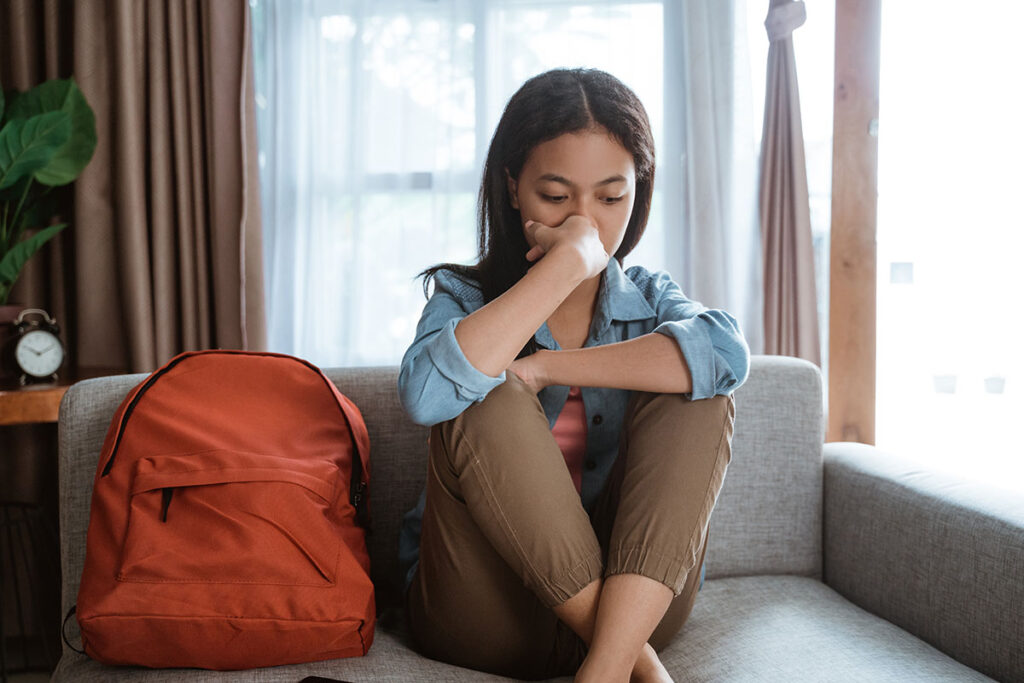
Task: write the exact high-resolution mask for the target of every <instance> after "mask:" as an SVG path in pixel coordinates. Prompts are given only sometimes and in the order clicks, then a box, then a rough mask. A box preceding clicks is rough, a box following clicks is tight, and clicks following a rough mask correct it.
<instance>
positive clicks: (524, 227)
mask: <svg viewBox="0 0 1024 683" xmlns="http://www.w3.org/2000/svg"><path fill="white" fill-rule="evenodd" d="M653 185H654V141H653V137H652V135H651V130H650V124H649V122H648V119H647V114H646V112H645V111H644V108H643V106H642V105H641V103H640V101H639V100H638V99H637V97H636V95H635V94H634V93H633V92H632V91H631V90H630V89H629V88H627V87H626V86H625V85H623V84H622V83H621V82H620V81H618V80H617V79H616V78H614V77H613V76H611V75H609V74H607V73H604V72H601V71H597V70H583V69H574V70H555V71H549V72H546V73H543V74H540V75H539V76H535V77H534V78H532V79H530V80H529V81H527V82H526V83H525V84H524V85H523V86H522V87H521V88H520V89H519V90H518V91H517V92H516V93H515V95H513V96H512V98H511V100H510V101H509V103H508V105H507V106H506V108H505V112H504V114H503V115H502V118H501V120H500V122H499V123H498V127H497V130H496V131H495V133H494V137H493V139H492V141H491V145H490V149H489V151H488V155H487V162H486V166H485V168H484V177H483V183H482V186H481V188H480V219H479V244H480V248H479V252H480V253H479V259H478V263H477V264H476V265H474V266H462V265H457V264H440V265H438V266H434V267H432V268H428V269H427V270H425V271H424V272H423V273H421V275H424V276H425V280H424V293H426V292H427V284H428V282H429V281H430V280H431V279H433V281H434V285H435V288H434V293H433V295H432V296H431V297H430V298H429V300H428V302H427V304H426V306H425V307H424V310H423V315H422V317H421V319H420V322H419V325H418V327H417V330H416V338H415V340H414V341H413V344H412V345H411V346H410V348H409V350H408V351H407V352H406V354H405V356H404V358H403V359H402V366H401V373H400V376H399V382H398V383H399V393H400V397H401V400H402V405H403V407H404V408H405V410H406V411H407V412H408V414H409V415H410V417H411V418H412V419H413V420H414V421H416V422H417V423H419V424H423V425H429V426H432V428H431V433H430V439H429V446H430V447H429V451H430V456H429V467H428V473H427V485H426V490H425V492H424V496H422V497H421V499H420V505H418V506H417V508H416V509H414V510H412V511H411V512H410V513H409V514H408V515H406V519H405V522H404V524H403V530H402V547H401V556H402V559H403V561H404V562H406V563H407V564H408V565H410V569H409V572H408V579H407V591H408V592H407V599H408V616H409V623H410V627H411V629H412V633H413V636H414V638H415V640H416V642H417V645H418V647H419V648H420V650H421V651H422V652H423V653H424V654H426V655H427V656H430V657H433V658H435V659H441V660H445V661H448V662H451V663H454V664H459V665H462V666H468V667H471V668H475V669H480V670H484V671H490V672H493V673H499V674H503V675H507V676H514V677H519V678H543V677H549V676H555V675H564V674H573V673H575V674H576V679H577V680H580V681H604V680H607V681H624V680H629V679H630V678H631V677H632V680H652V681H655V680H657V681H664V680H671V679H670V678H669V677H668V673H667V671H666V670H665V669H664V667H663V666H662V665H661V662H660V661H659V660H658V656H657V653H656V651H657V650H658V649H660V648H661V647H663V646H664V645H666V644H667V643H668V642H669V640H670V639H671V638H672V636H673V635H675V633H676V632H677V631H678V630H679V628H680V627H681V626H682V624H683V622H684V621H685V620H686V618H687V616H688V615H689V613H690V610H691V609H692V606H693V602H694V599H695V597H696V593H697V591H698V589H699V586H698V580H699V579H700V578H701V576H700V575H701V572H700V571H699V569H701V568H702V567H703V558H704V553H705V550H706V547H707V536H708V522H709V519H710V515H711V510H712V508H713V506H714V503H715V500H716V499H717V496H718V492H719V490H720V489H721V486H722V482H723V479H724V476H725V470H726V466H727V464H728V462H729V459H730V457H731V455H730V442H731V438H732V430H733V418H734V414H735V408H734V405H733V400H732V397H731V393H732V392H733V391H734V390H735V389H736V387H738V386H739V385H740V384H742V382H743V381H744V380H745V379H746V375H747V368H748V363H749V349H748V348H747V344H746V342H745V341H744V339H743V336H742V334H741V333H740V331H739V329H738V326H737V324H736V320H735V319H734V318H733V317H732V316H730V315H729V314H727V313H725V312H723V311H718V310H709V309H707V308H705V307H703V306H702V305H700V304H699V303H696V302H693V301H690V300H688V299H687V298H686V297H685V296H684V295H683V293H682V291H681V290H680V288H679V286H678V285H676V284H675V283H674V282H673V281H672V279H671V278H670V277H669V276H668V275H667V274H666V273H664V272H655V273H651V272H649V271H647V270H646V269H644V268H643V267H640V266H633V267H630V268H629V269H628V270H626V271H623V270H622V259H623V258H624V257H625V256H626V255H627V254H628V253H629V252H630V251H631V250H632V249H633V247H634V246H636V244H637V242H638V241H639V239H640V237H641V235H642V234H643V232H644V228H645V227H646V223H647V217H648V214H649V211H650V205H651V195H652V192H653Z"/></svg>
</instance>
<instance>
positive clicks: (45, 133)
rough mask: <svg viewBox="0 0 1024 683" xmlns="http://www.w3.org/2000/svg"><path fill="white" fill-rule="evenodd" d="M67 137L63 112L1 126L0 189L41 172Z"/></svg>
mask: <svg viewBox="0 0 1024 683" xmlns="http://www.w3.org/2000/svg"><path fill="white" fill-rule="evenodd" d="M19 100H20V98H19ZM69 137H71V117H70V116H69V115H68V114H67V112H63V111H54V112H49V113H47V114H40V115H38V116H33V117H32V118H30V119H28V120H25V119H20V118H13V119H11V120H10V121H8V122H7V123H6V124H4V127H3V128H2V129H0V189H3V188H5V187H10V186H11V185H13V184H14V183H16V182H18V180H20V179H21V178H22V177H23V176H26V175H28V174H30V173H34V172H36V171H38V170H39V169H41V168H44V167H45V166H46V165H47V164H49V163H50V160H51V159H53V156H54V154H56V153H57V150H59V149H60V148H61V147H62V146H63V145H64V144H65V143H66V142H67V141H68V138H69Z"/></svg>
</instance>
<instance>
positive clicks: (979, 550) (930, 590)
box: [824, 443, 1024, 681]
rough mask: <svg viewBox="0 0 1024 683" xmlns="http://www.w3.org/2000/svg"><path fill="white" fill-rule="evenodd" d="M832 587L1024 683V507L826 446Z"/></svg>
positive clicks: (827, 557)
mask: <svg viewBox="0 0 1024 683" xmlns="http://www.w3.org/2000/svg"><path fill="white" fill-rule="evenodd" d="M824 458H825V481H824V486H825V491H824V535H825V538H824V578H825V583H827V584H828V585H830V586H831V587H832V588H834V589H835V590H836V591H838V592H839V593H841V594H842V595H843V596H844V597H846V598H847V599H849V600H851V601H852V602H854V603H856V604H857V605H859V606H861V607H863V608H864V609H866V610H868V611H869V612H873V613H874V614H877V615H879V616H881V617H883V618H884V619H887V620H888V621H891V622H893V623H894V624H896V625H898V626H900V627H901V628H903V629H905V630H907V631H909V632H911V633H913V634H915V635H916V636H918V637H919V638H921V639H922V640H925V641H927V642H928V643H931V644H932V645H934V646H935V647H937V648H938V649H940V650H942V651H944V652H946V653H947V654H949V655H950V656H952V657H954V658H956V659H958V660H960V661H961V662H963V663H964V664H967V665H968V666H970V667H972V668H975V669H978V670H979V671H981V672H983V673H985V674H987V675H989V676H992V677H994V678H996V679H999V680H1012V681H1024V647H1022V644H1024V496H1019V495H1016V496H1015V495H1013V494H1011V493H1010V492H1008V491H1001V490H999V489H996V488H994V487H989V486H986V485H983V484H980V483H975V482H970V481H966V480H961V479H958V478H956V477H955V476H953V475H950V474H942V473H938V472H929V471H928V470H927V469H926V468H924V467H922V466H921V465H920V464H919V463H915V462H910V461H908V460H905V459H901V458H898V457H896V456H894V455H891V454H889V453H885V452H883V451H880V450H878V449H877V448H874V447H872V446H866V445H864V444H855V443H829V444H825V449H824Z"/></svg>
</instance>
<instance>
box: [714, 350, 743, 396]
mask: <svg viewBox="0 0 1024 683" xmlns="http://www.w3.org/2000/svg"><path fill="white" fill-rule="evenodd" d="M718 355H719V357H720V358H721V359H722V360H723V361H724V363H725V365H726V366H727V367H728V368H729V372H728V373H726V375H727V380H726V384H727V385H728V386H726V387H723V388H725V389H727V390H728V391H730V392H731V391H733V390H735V389H737V388H738V387H739V386H740V385H742V384H743V383H744V382H746V381H747V377H748V376H749V375H750V347H748V346H747V342H746V340H745V339H743V337H737V338H735V339H734V340H732V342H731V343H729V344H724V345H723V346H722V347H720V348H719V349H718Z"/></svg>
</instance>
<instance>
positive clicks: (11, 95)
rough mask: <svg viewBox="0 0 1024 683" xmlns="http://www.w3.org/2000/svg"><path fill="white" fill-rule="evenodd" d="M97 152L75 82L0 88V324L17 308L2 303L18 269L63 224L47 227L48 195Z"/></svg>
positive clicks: (88, 116) (90, 118)
mask: <svg viewBox="0 0 1024 683" xmlns="http://www.w3.org/2000/svg"><path fill="white" fill-rule="evenodd" d="M95 149H96V119H95V116H94V115H93V111H92V109H91V108H90V107H89V104H88V103H87V102H86V101H85V97H84V96H83V95H82V91H81V90H79V88H78V85H77V84H76V83H75V81H74V79H73V78H69V79H66V80H61V79H54V80H50V81H46V82H45V83H41V84H39V85H37V86H36V87H34V88H32V89H31V90H27V91H25V92H17V91H7V92H6V93H5V92H4V91H3V89H2V88H0V308H7V309H8V311H0V323H2V322H7V321H9V320H11V319H13V317H14V316H16V315H17V313H18V311H19V310H20V308H21V306H6V304H7V298H8V296H9V295H10V292H11V288H12V287H13V286H14V283H15V281H16V280H17V279H18V276H19V275H20V274H21V269H22V267H23V266H24V265H25V263H26V262H27V261H28V260H29V259H30V258H32V256H33V254H35V253H36V252H37V251H39V249H40V248H41V247H42V246H43V245H44V244H46V242H47V241H49V240H50V239H51V238H52V237H53V236H54V235H56V234H57V233H58V232H60V231H61V230H63V229H64V227H65V226H66V225H67V224H66V223H60V224H58V225H48V223H49V222H50V220H51V219H52V218H53V216H54V213H55V210H54V206H53V205H52V203H50V202H48V201H46V200H47V198H48V195H49V194H50V192H51V191H52V190H53V188H55V187H59V186H62V185H67V184H68V183H70V182H71V181H73V180H74V179H75V178H77V177H78V175H79V174H80V173H81V172H82V169H84V168H85V166H86V164H88V163H89V160H90V159H92V155H93V152H94V151H95ZM50 199H52V197H50ZM11 311H13V315H12V313H11ZM4 313H7V315H4ZM5 318H8V320H5Z"/></svg>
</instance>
